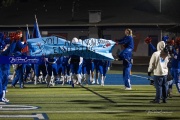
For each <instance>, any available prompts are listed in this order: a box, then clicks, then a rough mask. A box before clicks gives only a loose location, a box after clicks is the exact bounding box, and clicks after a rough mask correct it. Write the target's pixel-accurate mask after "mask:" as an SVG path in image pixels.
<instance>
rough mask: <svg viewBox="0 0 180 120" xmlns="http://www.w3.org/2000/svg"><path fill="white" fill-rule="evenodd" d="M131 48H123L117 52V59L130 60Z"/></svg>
mask: <svg viewBox="0 0 180 120" xmlns="http://www.w3.org/2000/svg"><path fill="white" fill-rule="evenodd" d="M132 52H133V50H132V49H131V48H125V49H124V50H123V51H121V52H120V53H119V60H124V59H126V60H128V61H130V60H131V57H132Z"/></svg>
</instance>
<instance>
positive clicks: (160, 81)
mask: <svg viewBox="0 0 180 120" xmlns="http://www.w3.org/2000/svg"><path fill="white" fill-rule="evenodd" d="M154 86H155V88H156V98H155V100H156V101H157V102H160V100H161V98H162V99H163V101H166V99H167V87H168V85H167V76H154Z"/></svg>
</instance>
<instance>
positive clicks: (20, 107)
mask: <svg viewBox="0 0 180 120" xmlns="http://www.w3.org/2000/svg"><path fill="white" fill-rule="evenodd" d="M34 109H38V107H36V106H26V105H6V104H5V105H1V108H0V111H2V110H10V111H12V110H13V111H15V110H34Z"/></svg>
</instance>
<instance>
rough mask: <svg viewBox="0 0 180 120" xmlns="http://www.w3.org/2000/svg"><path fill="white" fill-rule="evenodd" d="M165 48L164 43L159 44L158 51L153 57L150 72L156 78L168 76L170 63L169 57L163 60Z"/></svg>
mask: <svg viewBox="0 0 180 120" xmlns="http://www.w3.org/2000/svg"><path fill="white" fill-rule="evenodd" d="M164 48H165V43H164V41H160V42H159V43H158V44H157V51H156V52H154V53H153V54H152V56H151V59H150V62H149V67H148V72H153V73H154V75H155V76H164V75H167V74H168V67H167V64H168V62H169V58H168V56H166V57H165V58H162V57H161V55H162V54H163V55H164V53H163V49H164Z"/></svg>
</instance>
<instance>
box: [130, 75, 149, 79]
mask: <svg viewBox="0 0 180 120" xmlns="http://www.w3.org/2000/svg"><path fill="white" fill-rule="evenodd" d="M131 76H134V77H139V78H144V79H148V77H143V76H139V75H131Z"/></svg>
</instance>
